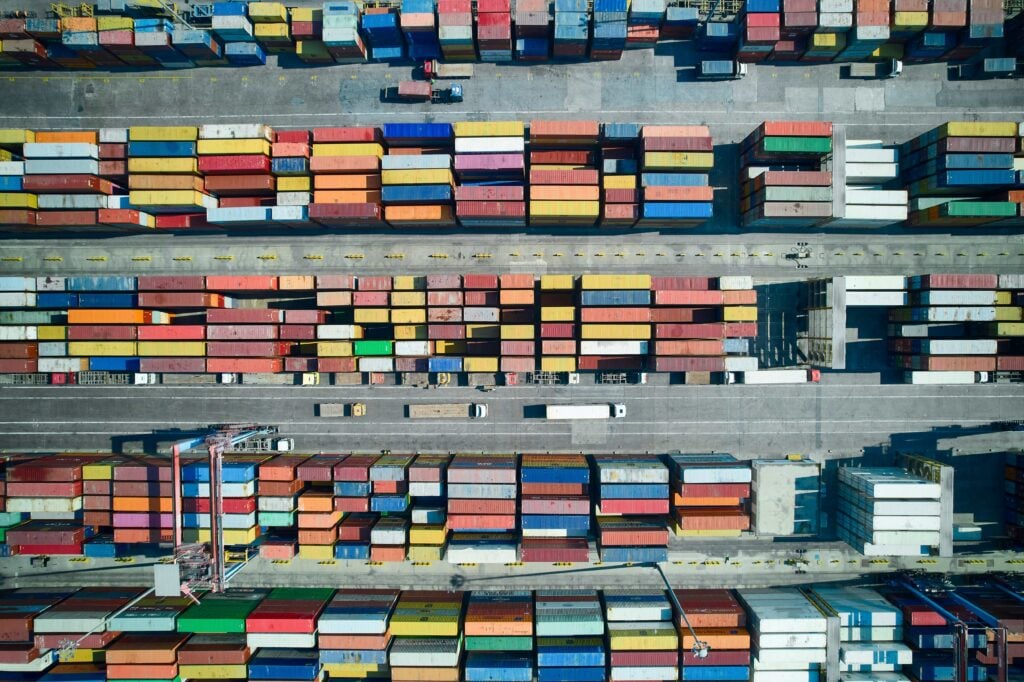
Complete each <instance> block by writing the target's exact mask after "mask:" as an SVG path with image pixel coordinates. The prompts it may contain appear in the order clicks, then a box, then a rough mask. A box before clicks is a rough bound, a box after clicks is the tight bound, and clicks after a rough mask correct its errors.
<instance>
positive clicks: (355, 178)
mask: <svg viewBox="0 0 1024 682" xmlns="http://www.w3.org/2000/svg"><path fill="white" fill-rule="evenodd" d="M383 156H384V147H383V146H382V145H381V132H380V129H379V128H371V127H368V126H367V127H351V128H314V129H313V149H312V158H310V160H309V170H310V173H311V174H312V176H313V203H312V204H311V205H310V207H309V217H310V218H311V219H312V220H313V221H315V222H318V223H320V224H322V225H324V226H331V225H340V226H346V227H349V226H351V225H353V224H355V225H367V226H372V225H381V224H383V222H382V218H383V209H382V208H381V195H380V186H381V157H383Z"/></svg>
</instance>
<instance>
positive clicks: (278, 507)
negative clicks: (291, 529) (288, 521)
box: [256, 495, 295, 514]
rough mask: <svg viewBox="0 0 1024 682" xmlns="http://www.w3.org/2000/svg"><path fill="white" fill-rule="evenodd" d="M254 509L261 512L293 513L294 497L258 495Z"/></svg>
mask: <svg viewBox="0 0 1024 682" xmlns="http://www.w3.org/2000/svg"><path fill="white" fill-rule="evenodd" d="M256 508H257V509H258V510H259V511H261V512H283V513H285V514H287V513H288V512H291V511H295V498H294V497H267V496H264V495H260V496H259V497H257V498H256Z"/></svg>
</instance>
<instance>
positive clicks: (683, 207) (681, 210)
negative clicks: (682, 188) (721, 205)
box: [641, 201, 713, 220]
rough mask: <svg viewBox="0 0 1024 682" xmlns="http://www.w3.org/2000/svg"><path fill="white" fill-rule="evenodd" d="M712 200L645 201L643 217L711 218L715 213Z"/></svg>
mask: <svg viewBox="0 0 1024 682" xmlns="http://www.w3.org/2000/svg"><path fill="white" fill-rule="evenodd" d="M712 206H713V205H712V203H711V202H710V201H679V202H674V201H655V202H650V201H645V202H644V208H643V215H642V216H641V217H643V218H654V219H676V220H687V219H694V218H710V217H711V216H712V214H713V212H712Z"/></svg>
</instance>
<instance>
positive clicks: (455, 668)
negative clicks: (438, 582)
mask: <svg viewBox="0 0 1024 682" xmlns="http://www.w3.org/2000/svg"><path fill="white" fill-rule="evenodd" d="M464 597H465V593H463V592H441V591H426V590H422V591H415V590H410V591H405V592H403V593H402V595H401V596H400V597H399V598H398V604H397V605H396V606H395V610H394V613H393V614H392V616H391V634H392V635H393V639H392V644H391V649H390V651H389V652H388V663H389V664H390V666H391V679H392V680H395V681H398V680H402V681H410V682H411V681H415V680H423V679H430V680H438V681H442V682H457V680H459V679H460V674H459V671H460V668H461V665H460V664H461V662H462V653H463V644H464V642H463V637H462V631H463V627H462V613H463V599H464Z"/></svg>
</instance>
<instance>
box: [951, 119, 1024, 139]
mask: <svg viewBox="0 0 1024 682" xmlns="http://www.w3.org/2000/svg"><path fill="white" fill-rule="evenodd" d="M1017 132H1018V130H1017V124H1016V123H1006V122H990V123H987V122H980V121H979V122H974V123H971V122H968V121H950V122H949V123H945V124H943V125H941V126H939V136H940V137H1017Z"/></svg>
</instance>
